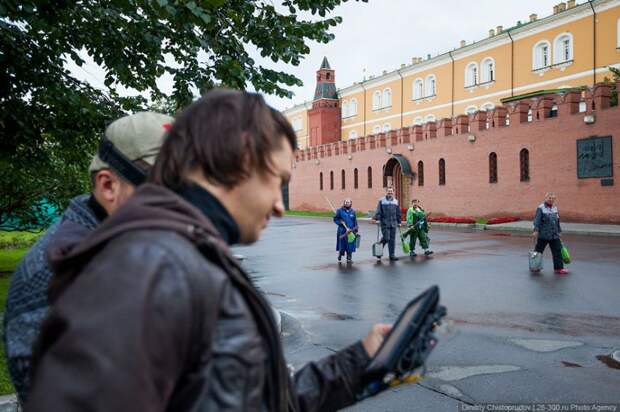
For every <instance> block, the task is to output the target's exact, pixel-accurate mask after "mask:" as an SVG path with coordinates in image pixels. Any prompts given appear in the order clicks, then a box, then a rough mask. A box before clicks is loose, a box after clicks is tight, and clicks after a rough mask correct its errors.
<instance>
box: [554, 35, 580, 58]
mask: <svg viewBox="0 0 620 412" xmlns="http://www.w3.org/2000/svg"><path fill="white" fill-rule="evenodd" d="M564 40H568V42H569V43H568V46H569V47H568V55H566V54H565V51H566V50H565V48H564ZM574 47H575V45H574V42H573V35H572V33H570V32H564V33H561V34H559V35H558V36H557V37H556V38H555V39H554V40H553V64H562V63H569V62H570V61H572V60H573V57H574V53H573V50H574Z"/></svg>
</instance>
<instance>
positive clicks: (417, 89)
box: [413, 79, 424, 100]
mask: <svg viewBox="0 0 620 412" xmlns="http://www.w3.org/2000/svg"><path fill="white" fill-rule="evenodd" d="M422 97H424V82H423V81H422V79H415V81H414V82H413V100H418V99H421V98H422Z"/></svg>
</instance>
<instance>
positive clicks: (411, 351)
mask: <svg viewBox="0 0 620 412" xmlns="http://www.w3.org/2000/svg"><path fill="white" fill-rule="evenodd" d="M445 315H446V308H445V307H443V306H441V305H439V287H437V286H432V287H430V288H429V289H427V290H426V291H424V292H423V293H422V294H420V295H419V296H417V297H416V298H414V299H413V300H412V301H411V302H409V304H408V305H407V306H406V307H405V309H404V310H403V311H402V312H401V314H400V316H399V317H398V320H397V321H396V323H395V324H394V326H393V328H392V330H391V332H390V333H389V335H388V336H387V337H386V338H385V340H384V341H383V344H382V345H381V347H380V348H379V350H378V351H377V353H376V354H375V356H374V357H373V359H372V360H371V362H370V364H369V365H368V368H367V369H366V371H365V374H364V376H365V380H366V382H372V381H376V380H382V379H384V378H385V377H386V375H388V374H390V375H392V376H396V377H400V376H405V375H406V374H408V373H411V372H412V371H413V370H415V369H417V368H419V367H420V366H422V365H423V364H424V362H425V360H426V358H427V357H428V355H429V354H430V352H431V351H432V349H433V347H434V346H435V345H436V343H437V339H436V338H435V336H434V335H433V333H432V332H433V329H434V328H435V326H436V325H437V324H438V323H439V322H440V320H441V318H442V317H444V316H445Z"/></svg>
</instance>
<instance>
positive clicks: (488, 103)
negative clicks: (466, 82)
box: [480, 102, 495, 112]
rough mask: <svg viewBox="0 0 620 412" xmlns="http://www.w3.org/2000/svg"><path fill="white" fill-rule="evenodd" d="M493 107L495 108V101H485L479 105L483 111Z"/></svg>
mask: <svg viewBox="0 0 620 412" xmlns="http://www.w3.org/2000/svg"><path fill="white" fill-rule="evenodd" d="M494 109H495V103H493V102H486V103H485V104H483V105H482V106H480V110H484V111H485V112H488V111H491V110H494Z"/></svg>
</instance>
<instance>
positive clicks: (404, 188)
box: [383, 154, 415, 208]
mask: <svg viewBox="0 0 620 412" xmlns="http://www.w3.org/2000/svg"><path fill="white" fill-rule="evenodd" d="M383 174H384V176H385V177H387V183H388V186H392V187H394V195H395V197H396V199H398V201H399V202H400V205H401V208H406V207H407V206H408V205H409V202H410V193H409V187H410V186H411V183H412V182H413V179H415V172H414V171H413V170H412V169H411V165H410V164H409V160H407V158H406V157H405V156H403V155H400V154H394V155H392V157H391V158H390V159H389V160H388V161H387V163H386V164H385V167H384V168H383Z"/></svg>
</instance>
